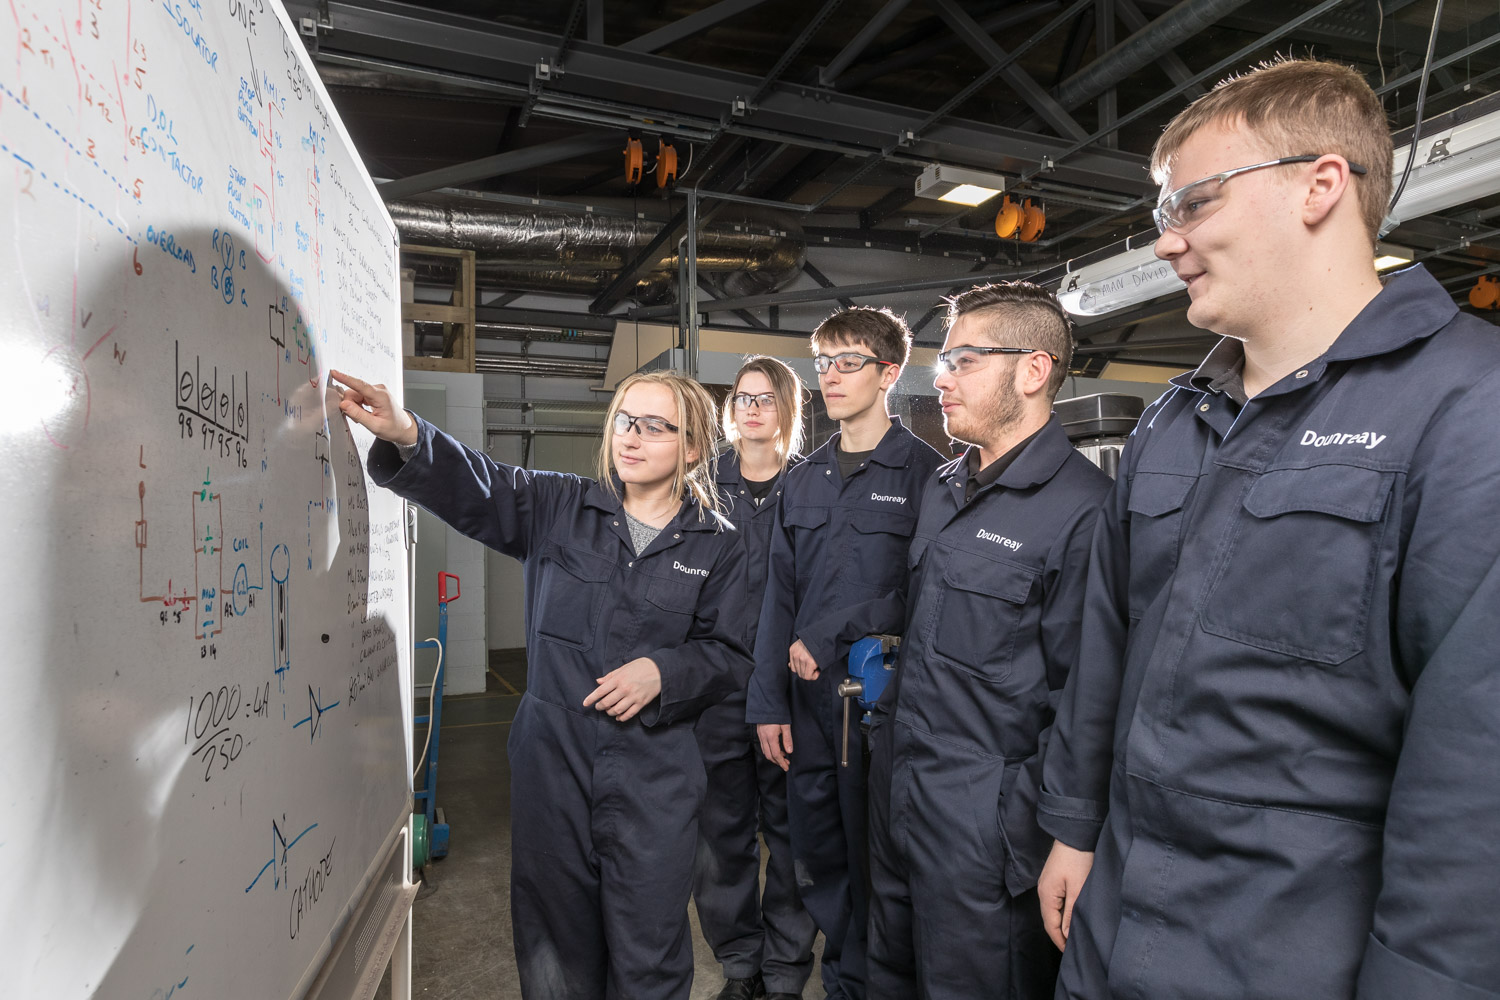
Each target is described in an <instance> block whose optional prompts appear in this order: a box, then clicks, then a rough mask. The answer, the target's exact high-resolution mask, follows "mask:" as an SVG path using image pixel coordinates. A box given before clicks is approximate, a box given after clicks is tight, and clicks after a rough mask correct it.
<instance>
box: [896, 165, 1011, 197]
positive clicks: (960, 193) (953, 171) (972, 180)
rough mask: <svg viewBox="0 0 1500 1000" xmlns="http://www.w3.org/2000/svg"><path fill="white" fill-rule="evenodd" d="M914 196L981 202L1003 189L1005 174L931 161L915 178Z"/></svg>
mask: <svg viewBox="0 0 1500 1000" xmlns="http://www.w3.org/2000/svg"><path fill="white" fill-rule="evenodd" d="M916 190H917V197H918V198H937V199H938V200H939V201H946V202H951V203H953V204H955V205H969V206H974V205H982V204H984V203H985V202H987V201H989V200H990V199H991V198H993V197H995V195H997V194H1001V193H1002V192H1004V191H1005V178H1004V177H1002V176H1001V175H1000V174H992V173H990V172H988V171H986V170H970V169H968V168H967V167H950V166H948V165H947V164H943V163H933V164H931V165H929V166H928V167H927V169H926V170H924V171H922V176H920V177H918V178H917V189H916Z"/></svg>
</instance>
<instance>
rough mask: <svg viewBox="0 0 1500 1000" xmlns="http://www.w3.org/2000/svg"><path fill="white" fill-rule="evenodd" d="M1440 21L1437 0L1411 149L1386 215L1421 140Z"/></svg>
mask: <svg viewBox="0 0 1500 1000" xmlns="http://www.w3.org/2000/svg"><path fill="white" fill-rule="evenodd" d="M1442 20H1443V0H1437V9H1436V10H1434V11H1433V12H1432V33H1431V34H1430V35H1428V37H1427V59H1426V61H1424V62H1423V63H1422V82H1421V83H1420V84H1418V85H1417V120H1416V122H1415V124H1413V125H1412V127H1411V148H1410V149H1409V150H1408V151H1407V153H1406V168H1405V169H1404V170H1402V171H1401V183H1400V184H1398V185H1397V186H1396V193H1395V194H1393V195H1391V203H1390V205H1389V206H1388V207H1387V208H1386V215H1390V213H1391V212H1393V211H1395V208H1396V202H1398V201H1400V200H1401V192H1403V191H1405V190H1406V180H1407V178H1408V177H1410V176H1411V168H1412V164H1413V163H1415V162H1416V159H1417V143H1418V141H1420V140H1421V138H1422V112H1423V111H1424V110H1425V108H1426V105H1427V78H1428V77H1429V76H1430V75H1431V74H1432V53H1433V51H1434V50H1436V48H1437V36H1438V26H1439V25H1440V24H1441V23H1442Z"/></svg>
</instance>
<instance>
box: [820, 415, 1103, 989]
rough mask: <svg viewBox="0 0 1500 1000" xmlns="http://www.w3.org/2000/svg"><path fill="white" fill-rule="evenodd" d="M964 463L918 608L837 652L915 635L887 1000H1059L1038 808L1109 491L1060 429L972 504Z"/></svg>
mask: <svg viewBox="0 0 1500 1000" xmlns="http://www.w3.org/2000/svg"><path fill="white" fill-rule="evenodd" d="M965 459H966V456H965V457H960V458H958V459H955V460H954V461H953V462H951V463H949V464H948V465H946V466H944V467H943V468H942V469H940V470H939V472H938V475H937V477H936V478H935V479H933V480H932V481H931V482H929V484H928V486H927V493H926V496H925V497H924V498H923V500H922V510H921V517H920V519H919V520H918V522H917V530H916V535H915V536H914V537H913V538H912V543H911V554H910V560H909V561H910V566H911V583H910V585H909V588H908V591H907V593H906V595H905V596H904V600H903V599H902V596H903V595H901V594H893V595H892V596H891V597H890V598H888V599H886V600H884V601H879V602H872V603H871V604H870V605H868V606H866V607H863V608H861V609H859V610H858V611H857V612H856V614H855V615H854V619H855V620H854V621H851V622H849V623H848V624H846V625H845V626H844V628H843V630H842V631H841V632H840V633H839V634H838V635H837V636H836V637H834V643H830V644H829V645H834V644H836V645H837V646H838V648H841V649H842V648H847V647H846V646H845V645H844V643H846V642H848V641H852V640H854V639H857V638H859V636H860V635H862V634H865V633H867V632H871V631H896V630H900V631H903V632H904V635H903V638H902V645H901V652H900V654H899V659H898V661H897V686H896V688H895V698H894V703H893V704H892V705H891V707H890V710H889V711H890V714H891V718H890V721H888V722H886V723H885V724H884V725H883V726H882V727H881V729H880V735H879V736H878V738H877V739H876V740H875V741H874V742H875V749H874V751H873V755H874V759H873V760H872V762H871V766H870V771H871V773H870V783H871V791H870V806H871V808H870V867H871V881H872V887H871V893H872V898H871V901H870V970H869V995H870V997H871V998H872V1000H873V998H878V1000H905V998H912V997H922V998H943V1000H952V998H961V997H962V998H973V1000H980V998H985V1000H988V998H1014V1000H1045V998H1047V997H1050V996H1051V995H1052V990H1053V987H1054V985H1055V983H1056V975H1057V961H1058V952H1057V949H1056V947H1054V946H1053V944H1052V942H1051V940H1050V939H1049V938H1048V937H1047V935H1046V931H1045V929H1044V928H1043V926H1042V921H1041V909H1040V904H1039V903H1038V900H1037V894H1036V882H1037V876H1038V875H1039V874H1040V873H1041V868H1042V865H1043V863H1044V862H1045V861H1046V859H1047V853H1048V851H1049V850H1050V849H1051V847H1052V838H1051V837H1050V836H1049V835H1047V834H1046V833H1044V832H1043V831H1042V830H1041V828H1040V827H1039V826H1038V825H1037V820H1036V799H1037V793H1038V790H1039V789H1040V786H1041V776H1042V759H1043V757H1042V755H1043V753H1044V751H1045V750H1046V746H1047V739H1048V733H1049V729H1050V726H1051V724H1052V719H1053V714H1054V710H1055V706H1056V700H1057V698H1058V697H1059V696H1060V695H1061V692H1062V690H1063V684H1064V682H1065V681H1066V679H1067V676H1068V672H1069V670H1070V669H1071V667H1072V664H1073V656H1074V653H1075V651H1076V649H1077V645H1078V625H1079V620H1080V618H1081V617H1082V613H1083V596H1084V584H1085V581H1086V571H1087V567H1088V554H1089V545H1090V541H1091V539H1092V537H1093V529H1094V523H1095V519H1096V516H1097V514H1098V510H1099V504H1100V502H1101V501H1102V500H1103V499H1104V496H1105V494H1106V493H1107V492H1108V491H1109V488H1110V479H1109V477H1108V476H1106V475H1105V474H1104V473H1103V472H1100V471H1099V469H1098V468H1097V467H1095V466H1094V465H1093V464H1092V463H1090V462H1089V461H1088V460H1087V459H1085V458H1084V457H1083V456H1082V455H1080V454H1078V453H1077V452H1076V451H1074V450H1073V447H1072V446H1071V445H1070V444H1069V442H1068V437H1067V434H1066V433H1065V432H1064V431H1063V428H1062V424H1061V423H1060V422H1059V420H1058V418H1057V416H1056V415H1055V414H1054V415H1053V416H1052V418H1051V419H1050V420H1049V421H1048V423H1047V424H1046V425H1045V426H1044V427H1043V428H1042V429H1041V430H1040V431H1039V432H1038V433H1037V434H1036V436H1035V437H1034V438H1033V439H1032V440H1031V441H1029V442H1028V443H1027V444H1026V445H1025V447H1024V448H1023V449H1022V450H1021V451H1020V453H1019V454H1017V455H1016V456H1015V457H1014V459H1013V460H1011V462H1010V464H1009V465H1008V466H1006V467H1005V468H1004V469H1003V470H1002V471H1001V472H1000V475H999V478H998V479H997V480H996V481H995V482H993V483H990V484H989V485H984V486H980V487H979V488H978V490H977V491H976V492H975V493H974V495H973V497H972V498H971V499H969V500H968V501H965V499H964V498H965V496H966V495H967V494H968V491H969V485H970V469H969V466H968V463H967V462H966V460H965ZM820 645H822V643H821V642H820ZM877 785H878V786H879V787H877Z"/></svg>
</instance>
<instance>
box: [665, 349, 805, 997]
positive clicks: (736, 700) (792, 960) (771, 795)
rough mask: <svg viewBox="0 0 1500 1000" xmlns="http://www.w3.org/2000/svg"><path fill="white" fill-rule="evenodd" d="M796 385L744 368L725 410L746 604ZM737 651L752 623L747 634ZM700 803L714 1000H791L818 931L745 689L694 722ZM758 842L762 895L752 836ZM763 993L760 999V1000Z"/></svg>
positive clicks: (763, 553)
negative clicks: (720, 973) (717, 979)
mask: <svg viewBox="0 0 1500 1000" xmlns="http://www.w3.org/2000/svg"><path fill="white" fill-rule="evenodd" d="M803 391H804V390H803V388H802V382H801V380H800V379H798V378H797V373H796V372H794V371H792V369H791V367H790V366H788V365H787V364H786V363H785V362H782V361H778V360H777V359H775V358H768V357H764V356H756V357H751V358H749V359H747V360H746V361H745V363H744V364H743V365H741V366H740V370H739V372H738V374H736V375H735V378H734V386H733V388H731V389H730V392H729V396H728V397H726V398H725V400H724V411H723V426H724V436H725V437H726V438H727V439H728V440H729V444H730V448H729V449H728V450H726V451H725V452H724V454H722V455H720V456H719V460H718V470H717V477H716V478H717V480H718V484H719V495H720V496H721V497H722V498H723V499H724V503H725V506H726V508H727V513H728V516H729V518H730V520H732V521H733V522H734V525H735V527H736V528H738V529H739V532H740V535H741V537H742V538H744V540H745V549H746V552H747V554H748V557H749V567H750V570H749V593H748V598H749V602H748V603H749V604H750V606H751V607H753V608H754V609H755V610H756V611H757V612H758V611H759V609H760V602H761V597H762V595H763V594H764V592H765V583H766V557H767V554H768V552H769V551H770V545H771V529H772V527H773V526H774V525H775V524H776V508H777V507H778V505H779V501H780V497H781V477H782V473H783V472H785V471H786V469H787V468H788V466H790V465H792V464H794V463H795V462H797V461H799V460H800V458H801V455H800V452H801V450H802V394H803ZM748 626H749V632H748V633H747V636H746V646H747V647H749V646H750V645H751V643H752V642H753V633H754V627H755V622H754V620H753V619H752V620H751V621H749V622H748ZM697 734H698V748H699V750H700V751H701V752H702V754H703V765H704V768H705V769H706V770H707V772H708V795H707V797H706V798H705V799H704V801H703V809H702V811H701V812H700V813H699V816H698V859H697V863H696V865H695V866H694V870H693V900H694V902H695V903H696V904H697V907H698V925H699V926H700V927H701V928H702V929H703V938H704V940H706V941H707V942H708V944H709V947H710V948H712V949H713V953H714V958H715V959H717V960H718V962H719V964H720V965H721V966H723V969H724V979H725V983H724V988H723V990H722V991H721V992H720V993H719V994H718V997H719V1000H751V998H754V997H760V996H763V995H764V996H767V997H768V1000H769V998H778V997H779V998H786V997H800V996H801V995H802V988H803V986H804V985H806V983H807V979H808V976H809V975H811V973H812V946H813V938H814V937H816V936H817V928H816V927H815V926H814V925H813V922H812V917H810V916H808V914H807V911H806V910H804V909H803V908H802V901H801V900H800V899H799V898H798V896H797V880H796V876H795V874H794V872H793V868H792V848H791V843H790V841H789V840H788V833H787V805H786V775H785V773H784V772H783V771H782V770H781V768H779V767H777V766H776V765H775V764H773V763H771V762H770V761H768V760H767V759H766V758H765V757H764V756H763V755H762V754H761V752H760V744H759V742H758V740H757V737H756V732H755V727H754V726H752V725H750V724H749V723H747V722H746V721H745V692H744V690H743V689H741V690H740V691H738V692H736V693H735V694H734V695H731V696H730V697H729V698H727V699H725V701H724V702H722V703H721V704H718V705H715V706H714V707H713V708H710V709H708V710H707V711H705V712H704V713H703V715H702V716H701V717H700V718H699V719H698V726H697ZM757 830H759V832H760V834H761V836H763V837H764V838H765V842H766V851H767V854H768V858H767V861H766V884H765V889H764V890H762V889H761V885H760V867H761V866H760V851H759V850H758V847H757V841H756V831H757ZM762 990H764V991H767V992H766V993H764V994H763V993H762V992H761V991H762Z"/></svg>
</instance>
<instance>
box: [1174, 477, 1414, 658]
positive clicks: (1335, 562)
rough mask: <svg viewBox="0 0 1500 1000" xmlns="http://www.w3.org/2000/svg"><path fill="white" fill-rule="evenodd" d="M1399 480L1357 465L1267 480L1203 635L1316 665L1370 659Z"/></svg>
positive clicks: (1249, 506)
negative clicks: (1377, 589) (1386, 518)
mask: <svg viewBox="0 0 1500 1000" xmlns="http://www.w3.org/2000/svg"><path fill="white" fill-rule="evenodd" d="M1394 478H1395V477H1394V474H1393V473H1388V472H1379V471H1377V470H1375V469H1365V468H1360V467H1358V466H1351V465H1319V466H1314V467H1312V468H1310V469H1275V470H1272V471H1270V472H1267V473H1265V474H1264V475H1262V476H1261V477H1260V478H1259V479H1258V480H1256V481H1255V484H1254V485H1253V486H1251V487H1250V489H1249V491H1247V492H1246V494H1245V498H1244V508H1245V513H1244V515H1242V516H1241V522H1242V523H1241V524H1240V525H1238V526H1237V528H1236V531H1235V539H1234V543H1233V549H1232V551H1231V552H1230V556H1229V560H1228V562H1227V563H1226V565H1225V567H1224V569H1223V570H1222V571H1221V573H1220V576H1219V578H1218V579H1217V580H1216V581H1214V584H1213V590H1212V592H1211V593H1210V594H1209V597H1208V603H1207V605H1206V606H1205V607H1204V610H1203V630H1204V631H1205V632H1209V633H1212V634H1213V635H1218V636H1223V637H1224V638H1226V639H1234V640H1236V641H1237V642H1243V643H1246V644H1247V645H1251V646H1255V647H1258V648H1260V649H1268V650H1271V651H1273V652H1278V653H1285V654H1289V655H1292V656H1299V657H1302V658H1304V659H1308V660H1313V661H1314V662H1317V663H1327V664H1335V663H1342V662H1343V661H1345V660H1347V659H1349V657H1351V656H1353V655H1355V654H1356V653H1358V652H1360V651H1361V650H1363V649H1364V648H1365V632H1366V625H1367V624H1368V622H1369V618H1370V600H1371V595H1372V592H1373V589H1374V584H1375V568H1376V560H1377V558H1378V557H1379V554H1380V541H1381V538H1382V536H1383V535H1384V530H1385V525H1384V523H1383V522H1382V520H1381V518H1382V515H1383V514H1384V513H1385V507H1386V501H1387V500H1388V499H1389V496H1390V492H1391V484H1392V482H1393V480H1394Z"/></svg>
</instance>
